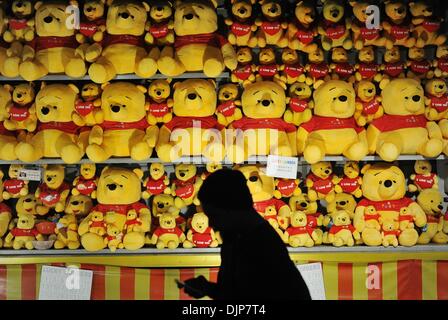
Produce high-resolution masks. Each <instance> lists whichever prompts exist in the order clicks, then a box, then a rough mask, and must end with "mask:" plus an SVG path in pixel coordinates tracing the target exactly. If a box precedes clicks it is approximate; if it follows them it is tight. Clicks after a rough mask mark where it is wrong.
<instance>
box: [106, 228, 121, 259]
mask: <svg viewBox="0 0 448 320" xmlns="http://www.w3.org/2000/svg"><path fill="white" fill-rule="evenodd" d="M122 239H123V233H122V232H121V231H120V229H118V228H117V227H116V226H115V225H113V224H109V225H108V226H107V230H106V237H105V238H104V244H106V245H107V247H108V248H109V250H110V251H111V252H115V251H116V250H117V249H123V248H124V245H123V242H122Z"/></svg>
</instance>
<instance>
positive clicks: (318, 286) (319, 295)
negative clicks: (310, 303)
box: [297, 262, 327, 300]
mask: <svg viewBox="0 0 448 320" xmlns="http://www.w3.org/2000/svg"><path fill="white" fill-rule="evenodd" d="M297 269H299V271H300V274H301V275H302V278H303V280H304V281H305V283H306V285H307V287H308V290H309V291H310V295H311V299H313V300H326V299H327V298H326V296H325V286H324V275H323V272H322V265H321V264H320V263H318V262H317V263H308V264H299V265H297Z"/></svg>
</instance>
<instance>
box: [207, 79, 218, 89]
mask: <svg viewBox="0 0 448 320" xmlns="http://www.w3.org/2000/svg"><path fill="white" fill-rule="evenodd" d="M207 81H208V82H210V83H211V84H212V85H213V87H215V88H216V81H215V80H213V79H207Z"/></svg>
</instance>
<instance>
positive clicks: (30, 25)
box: [3, 0, 35, 43]
mask: <svg viewBox="0 0 448 320" xmlns="http://www.w3.org/2000/svg"><path fill="white" fill-rule="evenodd" d="M11 12H12V14H13V17H9V18H8V29H7V30H6V31H5V33H4V34H3V40H5V41H6V42H8V43H11V42H14V41H26V42H29V41H32V40H33V39H34V25H35V23H34V17H33V14H34V8H33V2H32V1H31V0H14V1H12V4H11Z"/></svg>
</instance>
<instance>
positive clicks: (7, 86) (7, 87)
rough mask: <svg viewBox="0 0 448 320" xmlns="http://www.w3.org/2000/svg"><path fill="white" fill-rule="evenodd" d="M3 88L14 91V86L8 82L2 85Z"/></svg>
mask: <svg viewBox="0 0 448 320" xmlns="http://www.w3.org/2000/svg"><path fill="white" fill-rule="evenodd" d="M3 88H5V89H6V90H8V91H9V92H13V91H14V87H13V86H12V85H10V84H5V85H4V86H3Z"/></svg>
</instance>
